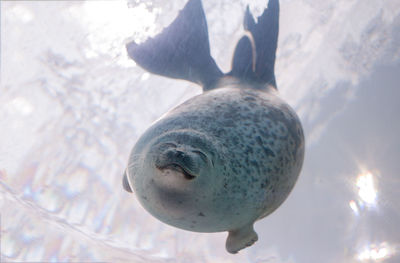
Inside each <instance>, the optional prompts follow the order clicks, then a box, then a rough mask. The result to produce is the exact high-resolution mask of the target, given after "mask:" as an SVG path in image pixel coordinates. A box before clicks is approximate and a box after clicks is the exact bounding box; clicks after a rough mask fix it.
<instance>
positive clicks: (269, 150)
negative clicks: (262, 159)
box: [263, 147, 275, 157]
mask: <svg viewBox="0 0 400 263" xmlns="http://www.w3.org/2000/svg"><path fill="white" fill-rule="evenodd" d="M263 150H264V153H265V154H266V155H267V157H270V156H272V157H275V153H274V152H273V151H272V150H271V149H270V148H268V147H263Z"/></svg>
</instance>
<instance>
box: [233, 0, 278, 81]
mask: <svg viewBox="0 0 400 263" xmlns="http://www.w3.org/2000/svg"><path fill="white" fill-rule="evenodd" d="M243 26H244V29H245V30H247V31H249V32H250V34H251V37H247V36H246V37H243V38H247V39H248V41H249V43H251V44H252V47H253V50H252V52H251V53H249V50H248V44H247V46H243V44H242V43H241V41H242V39H243V38H242V39H241V41H239V43H238V44H237V46H236V49H235V55H234V58H233V63H232V71H231V72H230V73H229V74H230V75H233V76H236V77H239V78H246V79H250V80H253V81H255V82H259V83H265V84H270V85H272V86H274V87H275V88H276V82H275V73H274V68H275V57H276V49H277V42H278V31H279V1H278V0H269V3H268V8H267V9H265V10H264V12H263V14H262V15H261V16H260V17H258V19H257V23H256V22H255V21H254V18H253V15H252V14H251V13H250V9H249V7H247V9H246V13H245V17H244V22H243ZM241 45H242V46H241ZM245 53H247V54H246V55H245V56H244V55H243V54H245ZM249 58H251V59H252V60H251V61H249ZM243 63H246V65H251V66H252V70H251V71H249V70H247V69H248V67H247V68H245V69H246V71H244V70H243V68H244V67H243Z"/></svg>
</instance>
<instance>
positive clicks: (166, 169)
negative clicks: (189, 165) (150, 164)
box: [156, 163, 196, 180]
mask: <svg viewBox="0 0 400 263" xmlns="http://www.w3.org/2000/svg"><path fill="white" fill-rule="evenodd" d="M156 167H157V169H158V170H160V171H161V173H162V174H163V175H165V176H169V175H170V174H171V173H177V174H180V175H182V177H183V178H185V179H187V180H193V179H195V178H196V175H194V174H193V173H191V172H190V171H189V170H188V169H186V168H185V167H183V166H181V165H180V164H177V163H171V164H165V165H162V166H161V165H156Z"/></svg>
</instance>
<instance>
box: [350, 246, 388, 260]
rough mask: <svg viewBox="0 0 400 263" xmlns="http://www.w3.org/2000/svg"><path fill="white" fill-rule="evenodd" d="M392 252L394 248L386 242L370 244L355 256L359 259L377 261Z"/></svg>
mask: <svg viewBox="0 0 400 263" xmlns="http://www.w3.org/2000/svg"><path fill="white" fill-rule="evenodd" d="M393 254H394V249H393V248H392V247H390V246H389V245H388V244H387V243H386V242H384V243H382V244H380V245H379V246H376V245H371V246H370V247H367V248H365V249H364V250H363V251H361V252H360V253H359V254H358V256H357V258H358V260H359V261H371V260H373V261H376V262H379V261H381V260H383V259H386V258H388V257H390V256H392V255H393Z"/></svg>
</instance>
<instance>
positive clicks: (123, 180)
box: [122, 172, 133, 193]
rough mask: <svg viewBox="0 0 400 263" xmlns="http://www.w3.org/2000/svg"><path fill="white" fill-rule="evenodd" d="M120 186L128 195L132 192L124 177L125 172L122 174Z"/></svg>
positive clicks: (125, 176) (126, 178)
mask: <svg viewBox="0 0 400 263" xmlns="http://www.w3.org/2000/svg"><path fill="white" fill-rule="evenodd" d="M122 186H123V187H124V189H125V191H127V192H129V193H132V192H133V191H132V188H131V186H130V185H129V182H128V177H127V175H126V172H125V173H124V176H123V177H122Z"/></svg>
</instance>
